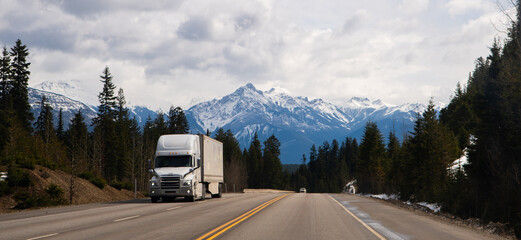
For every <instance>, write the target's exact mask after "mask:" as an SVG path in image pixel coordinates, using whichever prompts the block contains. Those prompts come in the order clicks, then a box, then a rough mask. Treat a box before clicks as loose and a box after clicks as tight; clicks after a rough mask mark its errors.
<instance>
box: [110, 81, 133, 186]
mask: <svg viewBox="0 0 521 240" xmlns="http://www.w3.org/2000/svg"><path fill="white" fill-rule="evenodd" d="M116 102H117V104H116V123H115V124H116V126H115V128H116V139H115V142H114V146H112V148H113V150H114V151H115V152H117V153H119V154H117V157H116V158H115V159H113V160H112V162H113V165H114V169H115V174H116V181H124V180H127V181H128V180H130V179H128V178H127V179H125V177H126V176H128V172H129V169H130V167H131V164H130V162H131V159H130V148H131V147H130V142H129V140H130V129H131V121H130V116H129V111H128V109H127V107H126V106H125V105H126V101H125V94H124V92H123V89H122V88H120V89H119V90H118V96H117V97H116Z"/></svg>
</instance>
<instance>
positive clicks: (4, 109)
mask: <svg viewBox="0 0 521 240" xmlns="http://www.w3.org/2000/svg"><path fill="white" fill-rule="evenodd" d="M10 76H11V56H9V52H7V48H6V47H5V46H4V49H3V51H2V57H1V58H0V152H2V150H3V148H4V146H5V144H6V142H7V139H8V135H7V132H8V128H9V121H8V115H9V111H12V110H11V107H12V105H11V102H10V101H9V100H8V97H9V90H10V88H11V79H10Z"/></svg>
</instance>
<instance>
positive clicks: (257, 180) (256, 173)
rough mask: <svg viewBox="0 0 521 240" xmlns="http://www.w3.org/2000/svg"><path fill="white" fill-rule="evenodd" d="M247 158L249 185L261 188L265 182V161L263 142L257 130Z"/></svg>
mask: <svg viewBox="0 0 521 240" xmlns="http://www.w3.org/2000/svg"><path fill="white" fill-rule="evenodd" d="M247 159H248V161H247V166H248V187H249V188H261V187H262V186H263V184H264V182H263V177H262V172H263V163H262V149H261V143H260V141H259V136H258V135H257V132H255V135H254V136H253V139H252V141H251V144H250V148H249V149H248V157H247Z"/></svg>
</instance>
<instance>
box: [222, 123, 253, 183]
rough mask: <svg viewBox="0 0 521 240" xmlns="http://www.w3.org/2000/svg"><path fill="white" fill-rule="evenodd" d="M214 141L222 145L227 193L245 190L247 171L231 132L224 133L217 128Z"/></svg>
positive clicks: (237, 143)
mask: <svg viewBox="0 0 521 240" xmlns="http://www.w3.org/2000/svg"><path fill="white" fill-rule="evenodd" d="M215 139H216V140H218V141H220V142H222V143H223V159H224V182H225V185H226V186H227V189H226V190H227V191H236V192H237V191H239V192H241V191H242V190H243V189H244V188H246V184H247V178H248V176H247V169H246V164H245V163H244V158H243V156H242V153H241V148H240V145H239V142H238V141H237V139H235V136H234V135H233V133H232V132H231V130H229V129H228V130H227V131H226V132H225V131H224V130H223V129H222V128H219V129H217V131H216V133H215Z"/></svg>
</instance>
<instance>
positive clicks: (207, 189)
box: [149, 134, 224, 203]
mask: <svg viewBox="0 0 521 240" xmlns="http://www.w3.org/2000/svg"><path fill="white" fill-rule="evenodd" d="M151 162H152V161H151V160H149V165H150V170H149V172H150V173H152V178H151V179H150V182H149V187H150V199H151V201H152V202H153V203H155V202H157V201H159V200H160V199H161V200H162V201H173V200H175V198H176V197H184V198H185V199H187V200H188V201H195V199H201V200H204V199H205V198H206V197H207V196H208V195H207V194H209V195H211V197H212V198H220V197H221V196H222V190H223V182H224V177H223V144H222V143H221V142H219V141H217V140H215V139H213V138H210V137H208V136H206V135H203V134H169V135H163V136H161V137H159V140H158V141H157V148H156V152H155V158H154V160H153V165H152V163H151Z"/></svg>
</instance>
